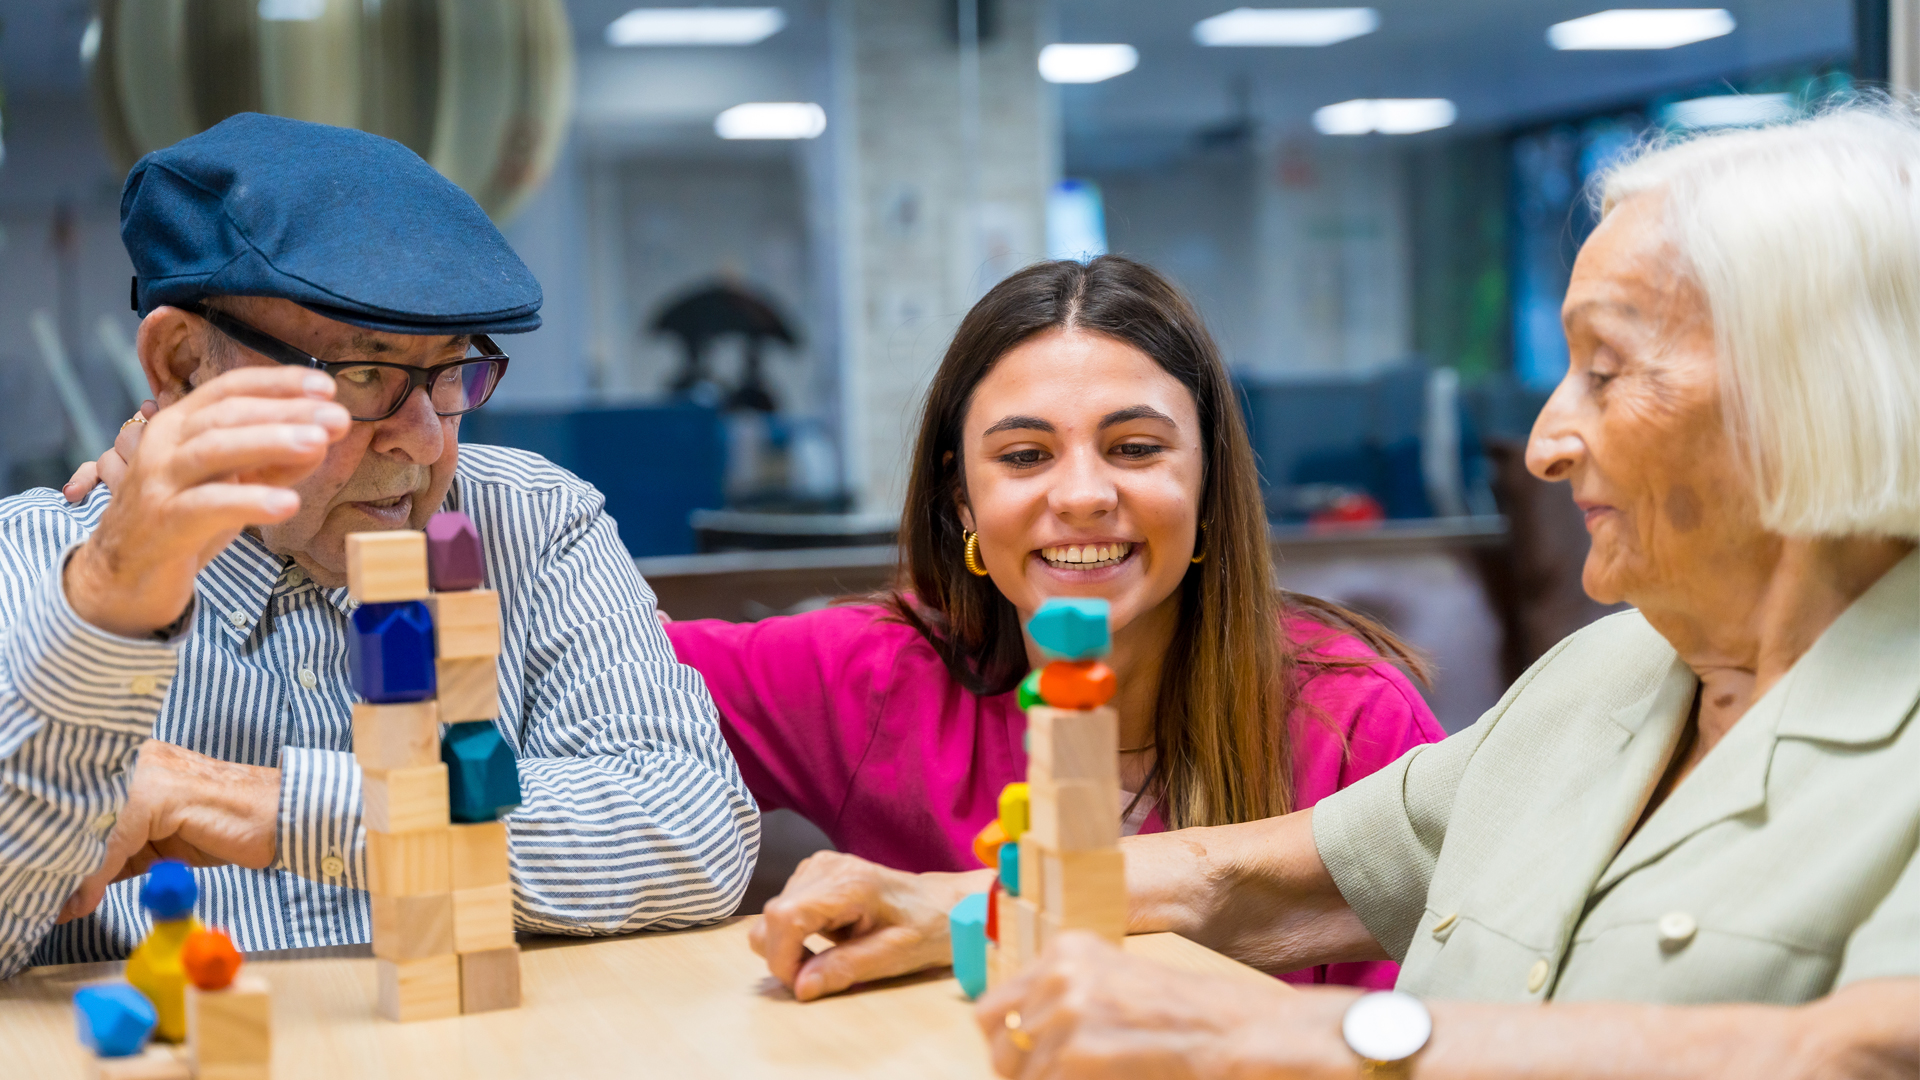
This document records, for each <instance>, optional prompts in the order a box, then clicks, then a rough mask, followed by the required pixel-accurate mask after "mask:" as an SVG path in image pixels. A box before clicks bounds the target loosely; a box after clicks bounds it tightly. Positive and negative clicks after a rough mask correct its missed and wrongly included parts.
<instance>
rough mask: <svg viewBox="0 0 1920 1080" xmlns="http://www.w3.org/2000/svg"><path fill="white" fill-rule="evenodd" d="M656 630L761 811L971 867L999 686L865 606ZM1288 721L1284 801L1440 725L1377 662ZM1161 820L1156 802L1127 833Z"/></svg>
mask: <svg viewBox="0 0 1920 1080" xmlns="http://www.w3.org/2000/svg"><path fill="white" fill-rule="evenodd" d="M1286 631H1287V634H1288V636H1289V637H1290V638H1291V639H1292V640H1293V641H1294V643H1295V644H1296V645H1297V646H1301V647H1310V648H1312V649H1314V651H1316V652H1318V653H1320V654H1322V655H1329V656H1372V655H1374V654H1373V653H1372V652H1371V651H1370V650H1369V649H1368V648H1367V646H1366V645H1365V644H1364V643H1362V642H1361V641H1360V640H1359V639H1357V638H1354V637H1352V636H1350V635H1347V634H1342V633H1338V632H1336V631H1332V630H1329V629H1328V628H1326V627H1324V626H1322V625H1320V624H1319V623H1316V622H1311V621H1308V620H1305V619H1290V620H1288V621H1287V623H1286ZM667 636H668V637H669V638H671V639H672V641H673V647H674V651H675V652H676V653H677V654H678V655H679V658H680V661H681V663H684V664H687V665H689V666H691V667H693V668H695V669H697V670H698V671H699V672H700V674H701V675H702V676H703V677H705V679H706V683H707V688H708V689H709V690H710V691H712V693H713V700H714V704H715V705H716V706H718V707H719V710H720V721H721V730H722V731H723V732H724V733H725V735H726V739H727V745H728V746H730V747H731V748H732V749H733V753H734V756H735V757H736V758H738V759H739V762H740V772H741V774H742V775H743V776H744V777H745V778H746V781H747V786H748V787H749V788H750V789H751V790H752V791H753V795H754V798H756V799H758V800H759V802H760V806H761V808H762V809H763V810H771V809H777V808H785V809H790V810H793V811H796V812H797V813H799V814H800V815H801V816H802V817H805V818H806V819H807V820H809V821H811V822H813V823H814V824H815V825H818V826H819V827H820V828H821V829H822V830H823V831H824V832H825V833H826V834H827V835H828V836H829V837H831V838H832V840H833V843H834V846H835V847H837V848H838V849H839V850H841V851H845V852H850V853H852V854H855V855H859V856H861V857H862V858H865V859H870V860H872V861H874V862H877V863H880V864H882V865H885V866H891V867H894V868H897V869H901V870H909V871H927V870H974V869H978V868H979V863H978V862H977V861H976V860H975V859H974V857H973V849H972V841H973V836H974V834H975V833H977V832H979V831H980V829H981V828H982V827H983V826H985V825H986V823H987V822H988V821H990V820H992V819H993V818H994V817H995V816H996V815H997V814H998V813H999V808H998V800H999V796H1000V789H1001V788H1002V787H1004V786H1006V785H1007V784H1008V783H1010V782H1012V781H1015V780H1021V779H1024V778H1025V777H1026V773H1027V756H1026V753H1025V751H1023V750H1022V749H1021V736H1022V734H1024V732H1025V730H1026V717H1025V716H1024V715H1023V714H1022V713H1021V712H1020V710H1019V708H1018V706H1017V705H1016V704H1015V703H1014V695H1013V694H1012V693H1006V694H999V695H995V696H993V697H987V698H983V697H979V696H976V695H974V694H971V693H969V692H968V691H966V690H965V689H963V688H962V687H961V686H960V685H959V684H958V683H956V682H954V680H953V677H952V676H951V675H950V674H948V672H947V669H946V667H945V665H943V664H941V662H940V658H939V657H938V656H936V655H935V654H934V651H933V649H932V648H930V647H929V646H928V645H927V643H926V642H925V641H924V640H923V639H921V637H920V635H919V634H917V633H915V632H914V630H913V629H912V628H911V627H908V626H905V625H903V624H901V623H899V622H895V621H892V620H890V619H888V618H886V617H885V611H884V609H882V608H880V607H877V606H872V605H865V604H862V605H848V606H841V607H830V608H826V609H823V610H820V611H814V612H809V613H807V614H805V615H794V616H785V617H780V618H772V619H763V620H761V621H760V622H755V623H728V622H721V621H718V620H711V619H706V620H699V621H694V622H675V623H670V624H668V626H667ZM1289 725H1290V727H1291V730H1292V735H1293V791H1294V805H1295V806H1296V807H1299V808H1305V807H1309V806H1312V805H1313V804H1314V803H1316V802H1319V801H1320V800H1321V799H1323V798H1325V797H1326V796H1327V795H1329V794H1332V793H1333V792H1334V791H1337V790H1339V789H1340V788H1343V787H1345V786H1347V785H1348V784H1351V783H1353V782H1354V781H1355V780H1358V779H1360V778H1361V777H1363V776H1366V775H1367V774H1369V773H1371V772H1373V771H1374V770H1376V769H1379V768H1381V767H1382V766H1385V765H1387V764H1388V763H1390V762H1392V761H1393V760H1394V759H1395V758H1397V757H1399V756H1400V755H1401V754H1402V753H1404V752H1406V751H1407V750H1408V749H1409V748H1411V747H1413V746H1416V745H1419V744H1421V743H1428V742H1437V741H1439V740H1440V739H1442V738H1444V737H1445V733H1444V732H1443V731H1441V729H1440V725H1439V723H1438V722H1436V721H1435V720H1434V718H1433V713H1432V712H1431V711H1430V710H1429V709H1428V708H1427V704H1426V702H1425V701H1424V700H1422V699H1421V697H1420V694H1419V692H1418V691H1416V690H1415V689H1414V687H1413V685H1412V684H1411V683H1410V682H1408V680H1407V678H1406V676H1405V675H1403V674H1401V673H1400V671H1399V670H1398V669H1397V668H1394V667H1393V666H1391V665H1389V664H1387V663H1384V662H1382V663H1378V664H1374V665H1370V666H1367V667H1357V668H1344V669H1334V670H1330V671H1326V672H1323V673H1320V674H1317V675H1316V676H1315V677H1313V678H1312V679H1310V680H1309V681H1308V682H1307V683H1306V685H1305V686H1304V687H1303V688H1302V693H1301V698H1300V707H1299V708H1298V709H1297V710H1296V711H1295V713H1294V715H1293V716H1292V717H1290V718H1289ZM1164 828H1165V825H1164V823H1163V822H1161V820H1160V818H1159V815H1158V813H1157V812H1156V813H1155V814H1153V815H1152V816H1150V817H1149V818H1148V820H1147V822H1146V824H1145V825H1144V826H1143V827H1142V829H1141V831H1142V832H1154V831H1159V830H1161V829H1164ZM1396 970H1397V969H1395V967H1394V965H1392V964H1336V965H1332V966H1331V967H1323V968H1318V969H1312V970H1308V971H1301V972H1296V973H1293V974H1292V975H1289V976H1287V978H1288V979H1289V981H1295V982H1320V981H1327V982H1337V983H1346V984H1349V985H1356V986H1370V987H1388V986H1391V985H1393V979H1394V976H1395V973H1396Z"/></svg>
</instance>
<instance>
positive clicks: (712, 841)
mask: <svg viewBox="0 0 1920 1080" xmlns="http://www.w3.org/2000/svg"><path fill="white" fill-rule="evenodd" d="M121 221H122V234H123V237H124V239H125V241H126V244H127V250H128V252H129V254H130V255H131V256H132V258H133V264H134V267H135V269H136V270H137V271H138V276H137V277H136V279H135V282H134V301H135V307H136V309H137V310H138V311H139V312H140V313H141V314H142V315H143V316H144V318H143V321H142V322H141V324H140V331H139V339H138V344H139V353H140V361H141V364H142V366H143V367H144V368H145V370H146V373H147V377H148V379H149V381H150V383H151V385H152V387H153V391H154V397H155V399H156V401H157V402H158V404H159V406H160V408H159V410H158V411H157V412H154V413H153V414H152V419H151V421H150V422H147V421H145V419H144V418H141V421H140V422H142V423H145V427H144V435H143V437H142V438H141V439H140V440H139V442H138V449H137V450H130V460H129V461H127V462H126V463H125V471H124V473H123V474H121V475H117V476H114V477H112V479H113V481H114V482H113V489H114V490H113V492H112V494H111V495H109V494H108V492H107V491H106V490H105V489H104V488H103V489H99V490H95V491H93V492H92V493H91V494H90V495H87V496H86V497H85V498H83V499H81V500H80V501H79V502H78V503H77V504H75V505H69V504H68V502H66V501H64V500H62V499H61V498H60V497H59V496H58V495H57V494H55V493H52V492H47V491H36V492H29V493H27V494H24V495H20V496H17V497H15V498H12V499H7V500H5V501H0V974H7V975H11V974H12V973H14V972H16V971H18V970H20V969H21V968H22V967H23V966H25V965H27V964H29V963H58V962H67V961H80V960H99V959H107V958H111V957H115V956H119V955H123V954H124V953H125V952H126V951H127V950H128V949H130V948H131V947H132V946H133V945H135V944H137V943H138V942H139V941H140V939H141V938H142V936H143V935H144V932H145V929H144V928H145V916H144V914H143V912H142V911H141V910H140V907H139V904H138V902H137V900H136V894H135V890H134V888H133V886H134V884H135V883H133V882H127V883H126V884H122V885H118V886H113V887H109V886H110V883H112V882H116V881H121V880H122V879H126V878H129V877H133V876H135V875H138V874H140V873H142V872H143V871H144V869H145V867H146V866H147V865H148V864H149V863H151V862H152V861H153V860H154V859H156V858H159V857H174V858H182V859H185V860H187V861H188V862H190V863H192V864H194V865H196V866H198V867H201V868H202V869H200V870H198V871H197V876H198V878H199V883H200V888H201V895H202V898H203V899H202V901H201V904H202V907H201V915H202V917H203V918H204V919H205V920H206V921H208V922H210V923H214V924H218V925H221V926H225V927H227V928H228V929H229V930H230V931H231V932H232V933H233V935H234V938H235V940H236V942H237V943H238V944H239V945H240V947H241V948H243V949H249V950H253V949H275V948H287V947H297V946H312V945H330V944H340V943H350V942H360V941H365V940H367V935H368V920H369V914H368V901H367V895H366V893H365V892H363V891H362V886H363V884H364V881H365V878H364V856H363V851H362V839H361V838H362V833H361V828H360V784H359V773H358V770H357V769H356V768H355V766H354V760H353V756H352V753H351V746H352V734H351V728H350V720H349V716H350V711H349V709H350V705H351V703H352V701H353V691H352V689H351V687H350V685H349V683H348V679H347V667H346V631H347V613H348V612H349V610H350V609H351V606H352V605H351V602H350V601H349V600H348V598H347V591H346V589H345V584H346V570H345V567H346V559H345V550H344V549H345V540H346V537H347V535H348V534H349V533H354V532H361V531H367V530H377V529H406V528H415V529H417V528H420V527H421V526H422V525H423V524H424V523H425V522H426V520H427V518H428V517H429V516H431V515H432V514H433V513H435V512H437V511H439V510H441V509H458V510H461V511H464V512H465V513H467V514H468V515H469V516H471V517H472V518H473V519H475V521H477V522H478V523H479V526H480V531H481V535H482V538H483V540H484V543H485V546H486V564H487V565H486V576H487V580H488V583H489V584H490V585H491V586H492V587H494V588H495V589H497V590H498V591H499V594H500V599H501V607H502V630H503V637H504V641H503V650H502V655H501V657H500V701H501V710H502V715H501V717H500V719H499V726H500V729H501V731H502V734H503V735H504V736H505V737H506V739H507V740H508V742H509V743H510V744H511V745H512V746H513V747H514V749H515V751H516V753H517V754H518V756H519V758H520V772H521V782H522V787H523V790H524V801H523V803H522V805H521V806H520V808H519V809H518V810H516V811H514V812H513V814H512V815H511V816H510V817H509V818H508V821H509V830H510V835H511V858H512V867H513V880H514V886H515V913H516V917H517V922H518V924H519V925H520V927H521V928H523V929H526V930H535V931H542V932H548V933H564V934H587V933H612V932H616V931H621V930H631V929H637V928H641V927H682V926H688V925H691V924H695V923H699V922H703V921H708V920H712V919H716V918H719V917H721V916H724V915H726V914H728V913H729V912H730V911H731V910H732V909H733V907H734V905H735V904H736V903H737V902H738V900H739V897H740V894H741V892H742V891H743V890H744V888H745V885H746V881H747V878H748V876H749V874H750V872H751V869H752V866H753V861H754V856H755V854H756V851H757V846H758V824H757V815H756V812H755V809H754V805H753V801H752V799H751V797H750V796H749V795H748V793H747V790H746V787H745V785H744V784H742V782H741V779H740V775H739V772H738V770H737V769H736V768H735V766H734V763H733V760H732V759H731V757H730V756H729V755H728V753H727V750H726V746H725V745H724V743H723V742H722V740H721V737H720V731H719V728H718V726H717V723H716V721H715V717H714V711H713V705H712V703H711V701H710V699H709V698H708V696H707V693H706V690H705V689H704V687H703V686H702V684H701V682H700V679H699V678H698V676H697V675H695V674H694V673H693V672H692V671H690V670H688V669H686V668H683V667H680V666H678V665H677V664H676V663H675V662H674V659H673V651H672V649H671V647H670V646H669V645H668V644H667V641H666V638H665V637H664V636H663V635H662V633H661V631H660V627H659V625H658V623H657V622H656V620H655V617H654V612H653V597H652V595H651V593H650V592H649V590H648V589H647V587H646V585H645V583H644V582H643V581H641V579H640V577H639V576H638V574H636V573H635V571H634V568H633V563H632V561H631V560H630V559H629V558H627V556H626V553H625V551H624V550H623V549H622V547H621V544H620V541H619V538H618V536H617V534H616V531H615V528H614V523H613V522H612V521H611V520H610V519H609V518H608V517H607V516H606V515H605V514H604V513H603V512H602V499H601V497H600V495H599V493H598V492H596V491H594V490H593V489H592V488H591V487H589V486H588V485H587V484H585V483H583V482H581V481H580V480H579V479H577V478H576V477H574V476H572V475H570V474H568V473H566V472H564V471H562V470H560V469H558V468H556V467H554V466H553V465H551V464H549V463H548V462H546V461H543V460H541V459H540V458H538V457H535V456H533V455H531V454H525V453H519V452H515V451H509V450H503V449H498V448H490V447H469V448H466V449H465V450H464V451H463V450H462V448H461V447H460V446H459V443H458V441H457V436H458V433H459V426H460V421H459V417H460V416H461V415H462V414H463V413H466V412H469V411H471V410H473V409H475V408H478V407H479V406H480V405H482V404H484V403H485V401H486V399H487V397H488V396H489V395H490V394H491V393H492V392H493V389H494V387H495V385H496V384H497V382H498V380H499V378H500V376H501V375H502V374H504V373H505V371H506V367H507V359H506V357H505V356H504V355H501V354H500V353H499V351H498V349H497V348H496V347H495V346H494V343H493V341H492V339H491V338H490V337H489V336H488V335H492V334H504V333H516V332H524V331H528V330H532V329H534V328H535V327H537V326H538V325H539V322H540V319H539V315H538V311H539V308H540V302H541V297H540V289H539V285H538V283H536V282H535V281H534V280H533V278H532V276H531V275H530V274H529V273H528V271H527V269H526V267H525V266H523V265H522V264H521V262H520V260H519V259H518V258H517V257H516V256H515V255H514V253H513V251H512V250H511V249H510V248H509V247H508V246H507V244H506V241H505V239H504V238H503V237H501V235H500V234H499V232H498V231H497V230H496V229H495V228H494V227H493V225H492V224H491V223H490V222H489V221H488V220H487V218H486V217H485V215H483V214H482V213H481V211H480V209H479V207H478V206H476V205H475V204H474V202H473V201H472V200H471V199H470V198H468V197H467V196H466V195H465V194H463V193H462V192H461V191H460V190H459V189H458V188H456V187H454V186H453V185H452V184H450V183H448V182H447V181H446V180H444V179H443V178H441V177H440V176H439V175H438V174H436V173H435V172H434V171H433V170H432V169H431V168H429V167H428V166H427V164H426V163H425V162H423V161H421V160H420V158H419V157H417V156H415V155H414V154H413V153H412V152H411V151H408V150H407V149H405V148H404V147H402V146H400V145H399V144H397V143H393V142H390V141H388V140H385V139H381V138H377V137H375V136H371V135H367V134H364V133H361V132H355V131H348V130H343V129H338V128H329V127H322V126H319V125H314V124H305V123H300V122H296V121H290V120H282V119H276V118H272V117H264V116H256V115H242V116H237V117H234V118H232V119H229V120H227V121H225V122H223V123H221V124H220V125H218V126H216V127H214V128H212V129H211V130H209V131H207V132H205V133H203V134H201V135H198V136H195V137H193V138H190V139H186V140H184V141H182V142H180V143H179V144H177V145H175V146H173V147H170V148H168V149H166V150H162V151H159V152H157V153H155V154H151V155H149V156H148V157H147V158H145V159H144V160H143V161H141V162H140V164H139V165H137V166H135V168H134V170H133V172H132V173H131V174H130V175H129V177H128V178H127V185H126V190H125V192H124V194H123V196H122V201H121ZM133 422H134V421H129V423H133ZM123 445H129V444H128V443H126V442H123ZM107 460H109V461H116V460H117V459H114V458H111V457H110V458H109V459H107ZM76 494H78V493H77V492H76Z"/></svg>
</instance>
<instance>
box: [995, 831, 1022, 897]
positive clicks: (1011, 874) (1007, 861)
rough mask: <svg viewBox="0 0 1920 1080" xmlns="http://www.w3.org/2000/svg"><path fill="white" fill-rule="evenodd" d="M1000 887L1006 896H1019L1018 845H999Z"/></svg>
mask: <svg viewBox="0 0 1920 1080" xmlns="http://www.w3.org/2000/svg"><path fill="white" fill-rule="evenodd" d="M1000 887H1001V888H1003V889H1005V890H1007V895H1008V896H1019V895H1020V845H1019V844H1001V845H1000Z"/></svg>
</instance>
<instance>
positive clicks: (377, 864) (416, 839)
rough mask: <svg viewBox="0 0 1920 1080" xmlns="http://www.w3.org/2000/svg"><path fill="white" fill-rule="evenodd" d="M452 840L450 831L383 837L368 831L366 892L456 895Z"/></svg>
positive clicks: (380, 833)
mask: <svg viewBox="0 0 1920 1080" xmlns="http://www.w3.org/2000/svg"><path fill="white" fill-rule="evenodd" d="M451 840H452V836H451V834H450V832H449V831H448V830H447V829H421V830H419V831H418V832H403V833H383V832H377V831H375V830H372V829H368V830H367V891H368V892H369V893H372V894H373V895H375V896H424V895H426V894H429V893H445V892H452V891H453V867H452V851H451V847H452V845H451Z"/></svg>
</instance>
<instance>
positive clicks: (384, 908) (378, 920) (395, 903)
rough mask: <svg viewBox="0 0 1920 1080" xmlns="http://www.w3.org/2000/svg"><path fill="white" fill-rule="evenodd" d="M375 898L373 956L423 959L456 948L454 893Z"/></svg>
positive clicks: (396, 958) (443, 954)
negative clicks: (454, 939) (454, 942)
mask: <svg viewBox="0 0 1920 1080" xmlns="http://www.w3.org/2000/svg"><path fill="white" fill-rule="evenodd" d="M371 899H372V903H373V955H375V956H378V957H382V958H384V959H387V960H423V959H426V958H427V957H430V956H445V955H446V954H448V953H450V952H454V951H456V950H455V949H454V947H453V894H452V893H444V892H443V893H429V894H428V895H425V896H375V897H372V898H371Z"/></svg>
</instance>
